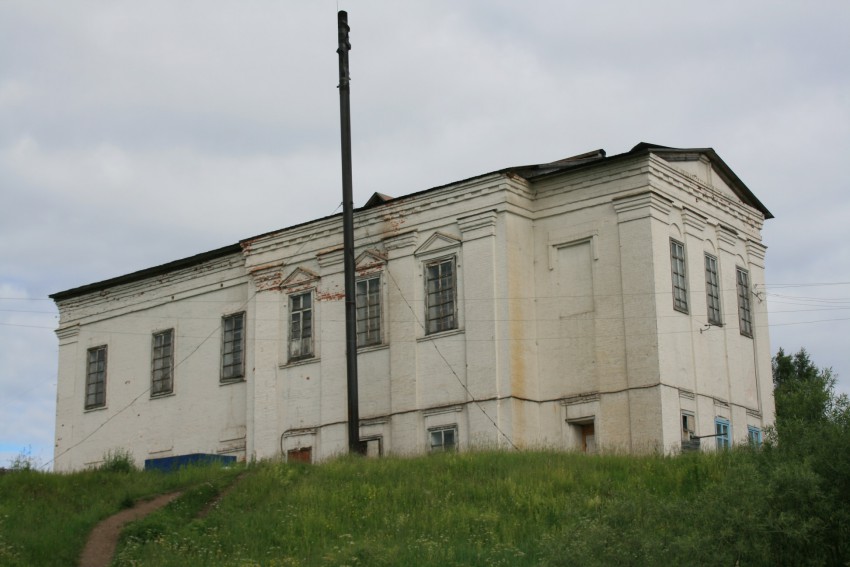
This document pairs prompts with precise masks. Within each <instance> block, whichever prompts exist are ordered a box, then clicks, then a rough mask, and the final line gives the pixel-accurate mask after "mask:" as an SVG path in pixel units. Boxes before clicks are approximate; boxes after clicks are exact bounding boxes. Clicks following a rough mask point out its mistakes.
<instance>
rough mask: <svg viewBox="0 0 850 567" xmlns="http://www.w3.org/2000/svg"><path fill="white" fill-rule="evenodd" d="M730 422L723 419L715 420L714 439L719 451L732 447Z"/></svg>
mask: <svg viewBox="0 0 850 567" xmlns="http://www.w3.org/2000/svg"><path fill="white" fill-rule="evenodd" d="M730 432H731V427H730V426H729V420H728V419H726V418H723V417H718V418H715V419H714V438H715V439H716V440H717V448H718V449H728V448H729V447H731V446H732V435H731V434H730Z"/></svg>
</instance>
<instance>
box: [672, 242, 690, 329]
mask: <svg viewBox="0 0 850 567" xmlns="http://www.w3.org/2000/svg"><path fill="white" fill-rule="evenodd" d="M670 265H671V272H672V276H673V308H674V309H676V310H677V311H681V312H682V313H687V312H688V285H687V280H686V279H685V245H684V244H682V243H681V242H679V241H677V240H673V239H672V238H671V239H670Z"/></svg>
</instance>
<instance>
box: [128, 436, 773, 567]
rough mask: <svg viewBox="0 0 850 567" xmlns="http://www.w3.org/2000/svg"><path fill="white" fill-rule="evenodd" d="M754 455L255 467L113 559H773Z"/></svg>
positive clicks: (432, 459) (456, 457)
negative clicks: (208, 503) (190, 515)
mask: <svg viewBox="0 0 850 567" xmlns="http://www.w3.org/2000/svg"><path fill="white" fill-rule="evenodd" d="M761 458H762V457H760V456H757V455H754V454H750V453H746V452H736V453H724V454H719V455H686V456H682V457H676V458H665V457H659V456H654V457H627V456H600V457H587V456H584V455H576V454H564V453H551V452H524V453H505V452H498V453H467V454H443V455H436V456H429V457H423V458H415V459H396V458H388V459H382V460H363V459H348V458H346V459H340V460H337V461H334V462H330V463H326V464H324V465H321V466H315V467H310V466H304V465H286V464H280V463H263V464H261V465H259V466H257V467H256V468H254V469H253V471H252V472H251V473H250V474H249V475H247V476H246V477H245V478H244V479H243V480H242V481H240V482H239V484H238V485H237V486H236V487H235V489H234V490H233V492H231V493H230V494H228V496H227V497H226V498H225V499H224V500H223V501H222V502H221V504H220V506H219V507H218V508H217V509H216V510H215V511H214V512H213V513H212V514H210V515H209V516H208V517H206V518H205V519H203V520H196V521H183V520H182V519H179V520H169V519H168V518H169V516H172V515H174V516H176V515H177V512H174V511H171V510H169V509H166V510H164V511H162V512H161V513H158V514H156V515H154V516H153V517H151V518H150V519H149V521H150V522H151V523H152V524H153V525H154V526H156V527H155V529H152V530H150V531H145V528H144V527H140V528H139V529H137V530H135V531H134V533H132V534H129V537H127V538H125V540H124V544H123V547H122V548H121V551H120V556H119V560H118V561H117V564H118V565H162V566H169V565H174V566H177V565H180V566H184V565H185V566H191V565H239V566H248V565H269V566H307V565H370V566H371V565H374V566H381V565H433V566H438V565H439V566H446V565H517V566H521V565H612V564H618V563H620V564H625V565H647V564H665V563H671V562H674V561H675V562H679V563H683V564H704V565H734V564H735V563H736V561H740V562H741V564H770V563H771V562H772V560H773V556H772V555H771V545H772V540H771V539H770V538H767V539H766V538H765V536H766V533H767V530H768V529H769V528H770V527H771V526H768V525H766V520H765V519H764V516H765V514H766V513H767V512H768V508H769V502H768V500H767V492H768V490H769V489H768V487H767V485H766V484H765V481H766V479H765V477H764V475H763V474H761V473H760V471H759V459H761Z"/></svg>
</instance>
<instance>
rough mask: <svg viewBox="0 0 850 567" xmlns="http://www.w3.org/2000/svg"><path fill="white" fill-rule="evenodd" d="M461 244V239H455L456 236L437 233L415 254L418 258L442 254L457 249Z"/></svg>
mask: <svg viewBox="0 0 850 567" xmlns="http://www.w3.org/2000/svg"><path fill="white" fill-rule="evenodd" d="M460 244H461V241H460V239H458V238H455V237H454V236H449V235H448V234H444V233H442V232H435V233H434V234H432V235H431V237H430V238H429V239H428V240H426V241H425V242H424V243H423V244H422V246H420V247H419V248H417V249H416V252H414V254H415V255H416V256H421V255H423V254H432V253H435V252H442V251H444V250H445V251H448V250H451V249H454V248H457V247H458V246H460Z"/></svg>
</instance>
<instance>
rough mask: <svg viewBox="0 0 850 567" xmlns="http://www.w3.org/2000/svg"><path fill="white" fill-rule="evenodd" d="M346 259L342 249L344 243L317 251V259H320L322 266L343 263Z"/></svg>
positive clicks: (320, 265)
mask: <svg viewBox="0 0 850 567" xmlns="http://www.w3.org/2000/svg"><path fill="white" fill-rule="evenodd" d="M344 259H345V254H344V251H343V249H342V244H340V245H338V246H333V247H331V248H325V249H324V250H319V251H318V252H316V260H318V262H319V267H320V268H327V267H330V266H334V265H336V264H342V261H343V260H344Z"/></svg>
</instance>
